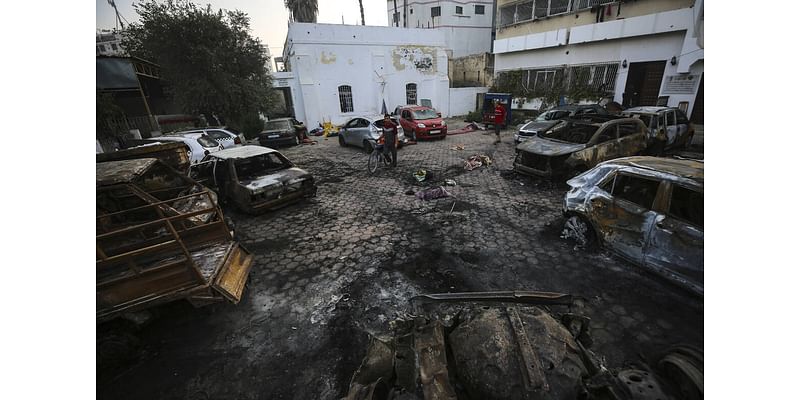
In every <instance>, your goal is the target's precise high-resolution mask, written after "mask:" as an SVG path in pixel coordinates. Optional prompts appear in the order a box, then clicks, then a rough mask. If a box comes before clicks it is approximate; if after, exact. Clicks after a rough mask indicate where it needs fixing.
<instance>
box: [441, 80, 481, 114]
mask: <svg viewBox="0 0 800 400" xmlns="http://www.w3.org/2000/svg"><path fill="white" fill-rule="evenodd" d="M488 91H489V88H488V87H463V88H450V114H449V116H456V115H467V114H468V113H470V112H472V111H476V110H475V106H476V98H477V97H476V96H477V95H478V93H486V92H488ZM442 115H444V114H442Z"/></svg>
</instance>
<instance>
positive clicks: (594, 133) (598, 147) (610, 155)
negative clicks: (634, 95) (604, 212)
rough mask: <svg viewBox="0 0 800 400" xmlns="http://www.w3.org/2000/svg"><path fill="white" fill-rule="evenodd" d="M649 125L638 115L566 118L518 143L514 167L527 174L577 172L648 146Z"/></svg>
mask: <svg viewBox="0 0 800 400" xmlns="http://www.w3.org/2000/svg"><path fill="white" fill-rule="evenodd" d="M646 135H647V127H646V126H645V125H644V123H642V121H640V120H638V119H635V118H616V117H609V116H599V115H598V116H584V117H583V118H582V119H564V120H561V122H559V123H558V124H556V125H554V126H552V127H551V128H550V129H548V130H547V131H546V132H542V133H539V135H537V136H535V137H531V138H530V139H529V140H527V141H525V142H523V143H521V144H519V145H517V148H516V153H517V154H516V158H515V159H514V170H515V171H517V172H519V173H522V174H527V175H534V176H541V177H548V178H550V177H554V176H574V175H575V174H577V173H579V172H582V171H586V170H588V169H590V168H592V167H594V166H595V165H597V164H598V163H600V162H603V161H606V160H611V159H614V158H618V157H624V156H631V155H635V154H639V153H641V152H643V151H644V150H645V149H646V148H647V138H646Z"/></svg>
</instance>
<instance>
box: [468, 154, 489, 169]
mask: <svg viewBox="0 0 800 400" xmlns="http://www.w3.org/2000/svg"><path fill="white" fill-rule="evenodd" d="M484 165H486V166H489V165H492V159H491V158H489V156H486V155H483V154H480V155H478V154H476V155H474V156H470V157H469V158H468V159H467V161H465V162H464V169H465V170H467V171H472V170H473V169H475V168H479V167H481V166H484Z"/></svg>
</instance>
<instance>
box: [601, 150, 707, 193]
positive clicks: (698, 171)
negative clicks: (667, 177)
mask: <svg viewBox="0 0 800 400" xmlns="http://www.w3.org/2000/svg"><path fill="white" fill-rule="evenodd" d="M603 165H620V166H630V167H638V168H643V169H649V170H652V171H658V172H663V173H667V174H671V175H674V176H679V177H681V178H686V179H690V180H693V181H695V182H697V183H698V184H700V185H701V186H702V185H703V162H702V161H698V160H688V159H680V158H663V157H646V156H636V157H625V158H618V159H616V160H611V161H606V162H604V163H603Z"/></svg>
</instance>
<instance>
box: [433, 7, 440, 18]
mask: <svg viewBox="0 0 800 400" xmlns="http://www.w3.org/2000/svg"><path fill="white" fill-rule="evenodd" d="M441 15H442V7H431V17H439V16H441Z"/></svg>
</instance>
